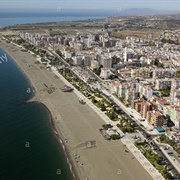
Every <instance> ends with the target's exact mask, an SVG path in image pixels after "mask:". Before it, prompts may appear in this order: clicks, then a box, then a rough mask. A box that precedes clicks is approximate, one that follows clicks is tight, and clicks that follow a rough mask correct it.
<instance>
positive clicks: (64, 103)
mask: <svg viewBox="0 0 180 180" xmlns="http://www.w3.org/2000/svg"><path fill="white" fill-rule="evenodd" d="M0 44H2V43H0ZM3 45H4V46H2V49H3V50H4V51H6V52H7V53H8V55H9V56H11V57H13V58H12V59H14V61H15V62H16V63H17V64H18V66H19V67H20V69H21V70H22V71H23V73H24V74H25V75H26V77H27V78H28V79H29V80H30V82H31V85H32V87H34V88H35V95H34V97H33V98H32V99H31V100H30V101H29V102H34V101H37V102H40V103H42V104H44V105H45V106H46V108H47V109H48V110H49V111H50V114H51V116H52V117H53V118H52V119H51V121H52V123H53V124H51V125H52V127H54V128H55V131H54V134H55V135H58V136H57V137H60V140H59V142H60V143H62V142H65V141H66V139H68V143H64V144H63V145H64V146H65V150H66V151H65V152H66V153H67V155H68V156H69V157H70V158H69V159H68V162H70V163H71V164H73V167H72V168H73V171H74V173H75V175H76V176H78V178H79V179H85V178H86V177H90V179H93V180H99V179H110V178H113V179H117V178H118V179H122V180H123V179H125V178H128V179H129V180H134V179H138V178H140V177H141V175H139V174H135V173H136V170H134V168H133V167H134V166H136V167H137V171H139V172H141V174H142V175H143V176H144V177H145V178H146V179H147V180H150V179H152V178H150V177H149V175H148V174H147V172H145V171H144V169H143V168H142V166H141V165H140V164H139V162H138V161H137V160H135V159H132V156H133V155H132V154H131V153H129V154H126V153H124V146H123V144H122V143H120V142H119V143H118V145H117V142H115V141H112V142H107V141H105V140H104V138H103V137H102V135H101V134H100V133H99V130H98V129H99V127H101V126H102V124H104V122H103V120H102V119H101V118H100V117H99V116H98V115H97V114H96V113H95V112H94V111H93V110H92V109H91V108H90V107H89V106H88V105H84V106H82V105H80V104H79V102H78V98H77V96H76V95H75V94H74V93H69V94H68V96H67V93H63V92H62V91H61V90H59V88H60V87H62V86H63V85H64V83H63V82H62V81H61V80H60V79H55V78H54V73H52V72H50V71H49V70H46V69H45V68H44V69H43V70H42V69H41V68H40V66H42V64H40V65H34V62H35V61H36V58H35V57H33V56H32V55H31V54H29V53H27V52H21V51H20V50H21V49H20V48H19V47H14V46H13V45H12V44H7V43H4V44H3ZM13 48H14V49H16V50H17V51H15V52H14V51H12V49H13ZM8 50H9V51H8ZM26 61H28V65H27V62H26ZM29 64H30V66H29ZM44 83H46V84H47V85H48V86H52V85H53V86H55V87H58V88H57V89H56V91H55V92H54V93H52V94H48V93H47V92H46V90H44V89H45V88H44ZM56 83H57V84H56ZM62 140H63V141H62ZM90 140H95V141H96V142H97V147H95V148H87V147H86V145H85V143H86V142H88V141H90ZM76 153H77V154H78V155H79V154H80V155H81V157H80V159H78V162H77V159H74V158H73V157H74V156H73V155H74V154H76ZM82 162H83V165H81V164H82ZM121 171H122V172H123V173H120V172H121Z"/></svg>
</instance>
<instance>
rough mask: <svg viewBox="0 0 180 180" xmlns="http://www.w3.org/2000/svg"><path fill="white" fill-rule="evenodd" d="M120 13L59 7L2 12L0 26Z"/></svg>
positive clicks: (96, 17) (95, 17)
mask: <svg viewBox="0 0 180 180" xmlns="http://www.w3.org/2000/svg"><path fill="white" fill-rule="evenodd" d="M118 14H119V13H118V11H117V10H114V11H92V10H91V11H82V10H81V11H72V10H71V11H67V10H63V9H62V10H61V9H59V10H58V8H57V9H54V10H53V11H52V10H51V11H49V12H34V13H33V12H14V13H13V12H0V27H4V26H9V25H15V24H27V23H40V22H61V21H76V20H88V19H102V18H105V17H107V16H114V15H115V16H117V15H118Z"/></svg>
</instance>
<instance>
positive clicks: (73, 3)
mask: <svg viewBox="0 0 180 180" xmlns="http://www.w3.org/2000/svg"><path fill="white" fill-rule="evenodd" d="M58 7H60V8H62V9H114V10H117V9H127V8H152V9H163V10H175V11H178V10H180V0H0V9H29V8H31V9H32V8H38V9H39V8H41V9H47V8H51V9H57V8H58Z"/></svg>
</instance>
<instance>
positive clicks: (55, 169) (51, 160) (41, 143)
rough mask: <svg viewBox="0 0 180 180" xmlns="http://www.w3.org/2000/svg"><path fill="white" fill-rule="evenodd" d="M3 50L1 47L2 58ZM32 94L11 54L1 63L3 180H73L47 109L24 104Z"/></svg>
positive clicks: (0, 164) (0, 175) (0, 174)
mask: <svg viewBox="0 0 180 180" xmlns="http://www.w3.org/2000/svg"><path fill="white" fill-rule="evenodd" d="M4 53H5V52H4V51H3V50H2V49H0V57H2V55H4ZM28 88H30V90H31V92H30V93H29V89H28ZM32 96H33V93H32V89H31V86H30V84H29V82H28V80H27V78H26V77H25V76H24V75H23V73H22V72H21V71H20V69H19V68H18V67H17V65H16V64H15V63H14V61H13V60H12V59H11V58H10V57H9V56H8V61H7V62H2V63H0V180H72V179H73V178H72V174H71V172H70V170H69V166H68V164H67V162H66V157H65V154H64V151H63V149H62V147H61V146H60V145H59V143H58V140H57V139H56V137H55V136H54V134H53V131H52V128H51V126H50V119H49V118H50V117H49V114H48V111H47V110H46V108H45V107H44V106H42V105H41V104H40V103H31V104H24V102H25V100H27V99H29V98H30V97H32Z"/></svg>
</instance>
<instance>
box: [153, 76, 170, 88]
mask: <svg viewBox="0 0 180 180" xmlns="http://www.w3.org/2000/svg"><path fill="white" fill-rule="evenodd" d="M171 84H172V80H171V79H166V78H165V79H156V81H155V89H156V90H161V89H167V88H171Z"/></svg>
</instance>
